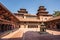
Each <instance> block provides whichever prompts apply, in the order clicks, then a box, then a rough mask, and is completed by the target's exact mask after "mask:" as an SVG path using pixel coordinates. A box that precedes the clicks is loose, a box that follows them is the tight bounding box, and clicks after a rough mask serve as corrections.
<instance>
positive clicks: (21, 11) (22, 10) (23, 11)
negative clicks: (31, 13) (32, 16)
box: [18, 8, 28, 14]
mask: <svg viewBox="0 0 60 40" xmlns="http://www.w3.org/2000/svg"><path fill="white" fill-rule="evenodd" d="M18 13H23V14H24V13H28V11H26V9H24V8H21V9H20V10H19V11H18Z"/></svg>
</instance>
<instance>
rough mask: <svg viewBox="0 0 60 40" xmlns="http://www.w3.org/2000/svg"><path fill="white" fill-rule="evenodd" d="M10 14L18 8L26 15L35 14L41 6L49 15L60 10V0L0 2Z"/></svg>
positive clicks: (6, 0) (5, 0) (3, 0)
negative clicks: (24, 11) (22, 9)
mask: <svg viewBox="0 0 60 40" xmlns="http://www.w3.org/2000/svg"><path fill="white" fill-rule="evenodd" d="M0 2H1V3H2V4H3V5H4V6H6V7H7V8H8V9H9V10H10V11H11V12H12V13H15V12H17V10H19V9H20V8H26V9H27V11H28V13H30V14H36V13H37V10H38V8H39V6H41V5H43V6H45V8H47V11H49V13H50V14H52V13H54V11H56V10H60V0H0Z"/></svg>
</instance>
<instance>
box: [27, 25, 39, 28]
mask: <svg viewBox="0 0 60 40" xmlns="http://www.w3.org/2000/svg"><path fill="white" fill-rule="evenodd" d="M28 28H38V25H28Z"/></svg>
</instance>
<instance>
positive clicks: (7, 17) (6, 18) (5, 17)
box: [3, 15, 11, 21]
mask: <svg viewBox="0 0 60 40" xmlns="http://www.w3.org/2000/svg"><path fill="white" fill-rule="evenodd" d="M3 16H4V19H5V20H9V21H10V20H11V18H9V16H5V15H3Z"/></svg>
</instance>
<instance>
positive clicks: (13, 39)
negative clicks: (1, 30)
mask: <svg viewBox="0 0 60 40" xmlns="http://www.w3.org/2000/svg"><path fill="white" fill-rule="evenodd" d="M0 40H22V38H8V39H7V38H4V39H1V38H0Z"/></svg>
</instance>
